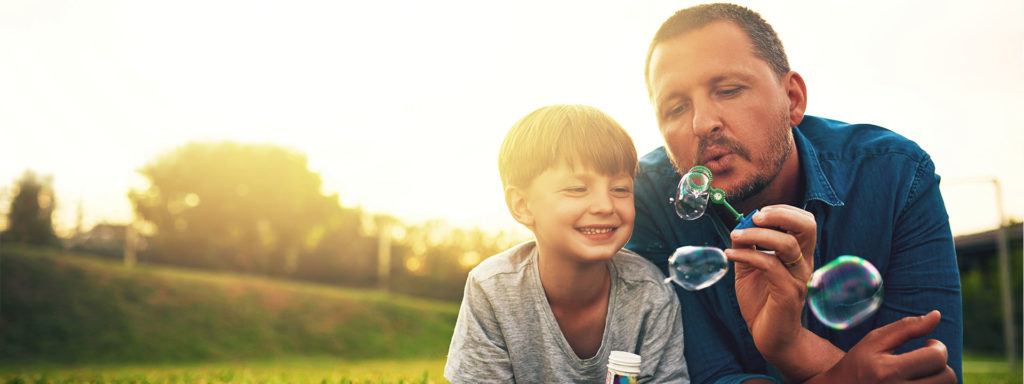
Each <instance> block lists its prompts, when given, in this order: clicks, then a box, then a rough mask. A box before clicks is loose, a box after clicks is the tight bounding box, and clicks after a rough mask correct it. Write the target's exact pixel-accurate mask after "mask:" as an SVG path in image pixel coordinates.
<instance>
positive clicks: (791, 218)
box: [753, 204, 818, 236]
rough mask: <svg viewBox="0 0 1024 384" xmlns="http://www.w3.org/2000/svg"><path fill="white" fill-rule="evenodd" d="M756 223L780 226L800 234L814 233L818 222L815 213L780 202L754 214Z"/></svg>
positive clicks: (763, 225)
mask: <svg viewBox="0 0 1024 384" xmlns="http://www.w3.org/2000/svg"><path fill="white" fill-rule="evenodd" d="M753 219H754V224H757V226H758V227H764V228H778V229H781V230H783V231H788V232H791V233H798V234H810V235H812V236H813V235H814V234H815V232H816V229H817V226H818V224H817V223H816V222H815V221H814V215H813V214H811V213H810V212H807V211H805V210H802V209H800V208H797V207H793V206H789V205H785V204H780V205H769V206H767V207H764V208H761V210H760V211H759V212H758V213H756V214H754V217H753Z"/></svg>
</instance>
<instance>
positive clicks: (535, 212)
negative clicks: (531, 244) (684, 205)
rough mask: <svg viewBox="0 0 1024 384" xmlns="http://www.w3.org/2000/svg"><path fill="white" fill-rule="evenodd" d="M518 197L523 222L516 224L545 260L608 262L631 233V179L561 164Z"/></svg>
mask: <svg viewBox="0 0 1024 384" xmlns="http://www.w3.org/2000/svg"><path fill="white" fill-rule="evenodd" d="M523 196H524V197H523V204H525V208H526V211H527V216H528V217H527V218H526V221H524V220H520V221H521V222H523V224H526V225H527V227H530V229H531V230H533V233H534V236H536V237H537V245H538V247H539V251H540V252H541V254H542V255H543V257H546V258H550V257H555V258H560V259H563V260H567V261H577V262H591V261H603V260H608V259H610V258H611V257H612V256H613V255H615V253H616V252H618V251H619V250H620V249H622V247H623V246H624V245H626V241H628V240H629V237H630V235H631V234H632V232H633V218H634V216H635V208H634V206H633V177H632V175H631V174H625V173H623V174H620V175H615V176H608V175H603V174H601V173H599V172H596V171H593V170H590V169H587V168H583V167H577V168H576V169H573V168H570V167H569V165H568V164H567V163H566V162H564V161H563V162H560V164H559V166H557V167H552V168H549V169H548V170H547V171H545V172H544V173H542V174H541V175H540V176H538V177H537V178H536V179H534V180H533V183H531V185H530V187H529V188H526V189H525V190H524V194H523ZM517 219H519V218H518V217H517Z"/></svg>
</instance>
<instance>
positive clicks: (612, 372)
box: [605, 351, 640, 384]
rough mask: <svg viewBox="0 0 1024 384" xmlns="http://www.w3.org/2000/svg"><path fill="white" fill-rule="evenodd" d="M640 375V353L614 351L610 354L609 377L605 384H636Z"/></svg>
mask: <svg viewBox="0 0 1024 384" xmlns="http://www.w3.org/2000/svg"><path fill="white" fill-rule="evenodd" d="M639 376H640V355H637V354H633V353H629V352H623V351H612V353H611V355H609V356H608V379H607V380H605V384H636V380H637V377H639Z"/></svg>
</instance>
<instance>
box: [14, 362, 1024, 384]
mask: <svg viewBox="0 0 1024 384" xmlns="http://www.w3.org/2000/svg"><path fill="white" fill-rule="evenodd" d="M443 370H444V359H415V360H343V359H334V358H307V359H283V360H275V361H262V362H259V361H257V362H228V363H208V364H162V365H95V364H94V365H83V366H61V365H53V364H49V365H35V366H27V367H12V366H8V367H0V383H9V384H13V383H110V384H114V383H190V384H206V383H242V384H250V383H266V384H276V383H317V384H319V383H323V384H327V383H330V384H349V383H351V384H355V383H359V384H363V383H447V381H446V380H445V379H444V378H443V377H442V376H441V374H442V371H443ZM964 382H965V383H968V384H989V383H1020V382H1021V366H1020V365H1018V366H1017V369H1016V371H1015V372H1010V371H1009V369H1008V368H1007V366H1006V362H1005V361H1000V360H993V359H985V360H965V361H964Z"/></svg>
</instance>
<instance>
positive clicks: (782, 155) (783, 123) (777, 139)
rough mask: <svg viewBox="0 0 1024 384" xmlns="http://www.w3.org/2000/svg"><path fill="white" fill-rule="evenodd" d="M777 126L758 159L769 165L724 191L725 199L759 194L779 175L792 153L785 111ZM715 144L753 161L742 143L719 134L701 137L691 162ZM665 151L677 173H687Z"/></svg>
mask: <svg viewBox="0 0 1024 384" xmlns="http://www.w3.org/2000/svg"><path fill="white" fill-rule="evenodd" d="M776 127H777V129H775V130H774V132H775V133H774V134H773V135H772V136H771V137H770V138H769V142H768V151H767V153H763V154H760V155H761V159H762V160H764V163H766V164H768V167H767V168H766V169H761V170H760V172H754V173H753V174H751V175H750V176H749V177H747V179H746V180H744V181H743V182H742V183H740V184H739V186H737V187H735V188H734V189H733V190H731V191H725V196H726V199H728V201H730V202H733V203H738V202H741V201H745V200H747V199H749V198H751V197H754V196H756V195H757V194H758V193H761V191H763V190H764V189H765V187H767V186H768V184H770V183H771V182H772V181H773V180H775V177H776V176H778V174H779V172H780V171H782V165H783V164H785V163H786V160H787V159H789V156H790V154H791V153H792V152H793V134H792V129H791V127H790V126H789V112H788V111H783V113H782V114H781V115H780V116H779V122H778V124H777V125H776ZM715 144H717V145H719V146H725V147H727V148H730V149H732V150H733V152H735V153H736V154H737V155H738V156H741V157H743V158H744V159H747V161H750V162H751V164H755V163H754V162H753V161H752V160H751V156H752V154H751V153H750V151H748V150H747V148H746V147H745V146H743V144H742V143H739V142H737V141H735V140H732V139H729V138H725V137H722V136H719V137H715V138H711V139H701V142H700V143H699V144H698V149H697V153H696V154H695V156H694V159H693V161H692V162H691V164H694V165H696V164H697V162H698V161H700V158H701V156H702V155H703V153H704V151H705V150H706V149H707V148H708V147H710V146H712V145H715ZM665 152H666V153H667V154H668V159H669V161H670V162H671V163H672V166H673V167H675V169H676V173H678V174H680V175H684V174H686V172H689V169H690V167H686V168H684V167H680V166H679V162H678V160H677V159H676V157H675V155H673V154H672V151H671V150H670V149H669V148H668V146H667V145H666V147H665ZM712 176H713V175H712Z"/></svg>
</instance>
